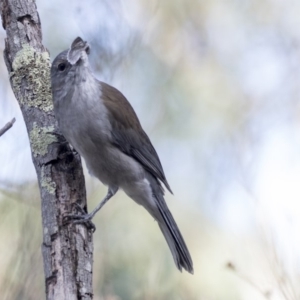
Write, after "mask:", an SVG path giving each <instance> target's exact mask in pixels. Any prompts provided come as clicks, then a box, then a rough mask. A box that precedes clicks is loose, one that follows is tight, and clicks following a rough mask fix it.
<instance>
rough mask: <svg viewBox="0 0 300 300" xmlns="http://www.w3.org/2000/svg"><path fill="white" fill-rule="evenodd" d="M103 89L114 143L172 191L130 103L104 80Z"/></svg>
mask: <svg viewBox="0 0 300 300" xmlns="http://www.w3.org/2000/svg"><path fill="white" fill-rule="evenodd" d="M101 89H102V92H103V94H104V95H105V97H103V98H102V99H103V101H104V103H105V106H106V108H107V109H108V112H109V114H110V120H111V125H112V138H113V140H112V143H113V144H114V145H116V146H117V147H118V148H119V149H120V150H121V151H122V152H124V153H126V154H127V155H129V156H131V157H133V158H134V159H136V160H137V161H138V162H139V163H140V164H141V165H143V167H144V168H145V169H146V170H147V171H148V172H150V173H151V174H152V175H153V176H155V177H156V178H158V179H159V180H161V181H162V182H163V183H164V185H165V186H166V188H167V189H168V190H169V191H170V193H172V191H171V188H170V186H169V184H168V182H167V179H166V177H165V174H164V171H163V168H162V165H161V163H160V160H159V157H158V155H157V153H156V151H155V149H154V147H153V145H152V144H151V141H150V139H149V137H148V136H147V134H146V133H145V132H144V130H143V128H142V126H141V124H140V121H139V119H138V117H137V115H136V113H135V111H134V110H133V108H132V106H131V105H130V103H129V102H128V101H127V99H126V98H125V97H124V95H123V94H122V93H121V92H119V91H118V90H117V89H115V88H114V87H112V86H110V85H108V84H106V83H104V82H101Z"/></svg>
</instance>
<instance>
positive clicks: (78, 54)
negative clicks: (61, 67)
mask: <svg viewBox="0 0 300 300" xmlns="http://www.w3.org/2000/svg"><path fill="white" fill-rule="evenodd" d="M87 54H90V46H89V44H88V43H87V42H85V41H84V40H83V39H82V38H81V37H77V38H76V39H75V40H74V41H73V43H72V45H71V48H70V49H69V51H68V55H67V59H68V61H69V63H70V64H71V65H75V64H76V63H77V62H78V61H79V60H80V59H83V60H87Z"/></svg>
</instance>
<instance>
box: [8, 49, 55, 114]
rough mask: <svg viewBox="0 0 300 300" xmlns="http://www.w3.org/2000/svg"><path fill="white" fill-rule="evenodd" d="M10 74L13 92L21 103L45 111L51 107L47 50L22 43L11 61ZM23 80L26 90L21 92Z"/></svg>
mask: <svg viewBox="0 0 300 300" xmlns="http://www.w3.org/2000/svg"><path fill="white" fill-rule="evenodd" d="M10 75H11V80H12V85H13V90H14V93H15V94H16V97H17V98H18V99H20V102H21V104H22V105H28V106H31V107H38V108H40V109H42V110H44V111H46V112H48V111H51V110H52V109H53V103H52V94H51V83H50V57H49V54H48V52H42V53H41V52H38V51H36V50H35V49H34V48H33V47H31V46H30V45H29V44H24V45H22V50H20V51H19V52H18V53H17V54H16V57H15V59H14V61H13V63H12V72H11V74H10ZM23 81H25V82H26V85H24V86H26V90H25V91H24V90H23V91H22V92H21V89H23V84H22V83H23ZM22 95H24V96H22Z"/></svg>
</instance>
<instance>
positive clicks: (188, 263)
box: [51, 37, 194, 274]
mask: <svg viewBox="0 0 300 300" xmlns="http://www.w3.org/2000/svg"><path fill="white" fill-rule="evenodd" d="M89 54H90V46H89V44H88V43H87V42H86V41H84V40H83V39H82V38H81V37H77V38H76V39H75V40H74V41H73V42H72V44H71V46H70V48H69V49H67V50H65V51H63V52H61V53H60V54H58V55H57V56H56V58H55V59H54V61H53V63H52V66H51V86H52V95H53V104H54V113H55V116H56V119H57V121H58V126H59V128H60V130H61V132H62V134H63V136H64V137H65V138H66V140H67V141H68V142H69V143H70V144H71V145H72V147H73V148H75V149H76V151H77V152H78V153H79V154H80V156H81V157H83V158H84V160H85V162H86V166H87V168H88V171H89V173H90V174H91V175H92V176H94V177H96V178H98V179H99V180H100V181H101V182H102V183H103V184H104V185H106V186H108V192H107V194H106V196H105V197H104V199H103V200H102V201H101V202H100V203H99V204H98V205H97V206H96V208H95V209H94V210H93V211H92V212H91V213H89V214H81V215H78V216H76V218H74V219H76V221H75V222H82V223H87V222H90V221H91V219H92V218H93V217H94V216H95V214H96V213H97V212H98V211H99V210H100V209H101V208H102V207H103V205H104V204H105V203H106V202H107V201H108V200H109V199H110V198H112V197H113V196H114V195H115V194H116V193H117V191H118V190H119V189H121V190H123V191H124V192H125V193H126V194H127V195H128V196H129V197H130V198H131V199H133V200H134V201H135V202H136V203H137V204H139V205H141V206H143V207H144V208H145V209H146V210H147V211H148V212H149V213H150V215H151V216H152V217H153V218H154V219H155V220H156V221H157V223H158V226H159V228H160V230H161V232H162V234H163V236H164V237H165V240H166V242H167V244H168V246H169V248H170V251H171V253H172V256H173V259H174V262H175V265H176V267H177V268H178V269H179V270H180V271H182V269H185V270H186V271H187V272H189V273H191V274H193V272H194V270H193V261H192V258H191V255H190V253H189V250H188V248H187V246H186V243H185V241H184V239H183V237H182V235H181V233H180V231H179V228H178V226H177V224H176V222H175V220H174V218H173V216H172V214H171V212H170V210H169V208H168V206H167V203H166V201H165V199H164V188H163V186H162V185H164V186H165V188H166V189H167V190H168V191H169V192H170V193H171V194H172V190H171V188H170V185H169V183H168V181H167V179H166V176H165V173H164V170H163V167H162V164H161V162H160V160H159V157H158V154H157V152H156V150H155V149H154V147H153V145H152V143H151V141H150V139H149V137H148V135H147V134H146V133H145V131H144V130H143V128H142V126H141V123H140V121H139V119H138V117H137V115H136V113H135V111H134V109H133V108H132V106H131V104H130V103H129V102H128V100H127V99H126V98H125V96H124V95H123V94H122V93H121V92H120V91H119V90H117V89H116V88H114V87H112V86H111V85H109V84H106V83H104V82H101V81H99V80H98V79H97V78H96V77H95V76H94V74H93V72H92V70H91V67H90V63H89V59H88V56H89Z"/></svg>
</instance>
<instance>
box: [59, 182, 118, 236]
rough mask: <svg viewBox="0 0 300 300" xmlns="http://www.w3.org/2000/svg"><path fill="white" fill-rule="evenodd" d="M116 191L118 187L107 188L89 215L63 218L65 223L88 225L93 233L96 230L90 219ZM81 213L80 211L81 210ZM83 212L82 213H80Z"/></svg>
mask: <svg viewBox="0 0 300 300" xmlns="http://www.w3.org/2000/svg"><path fill="white" fill-rule="evenodd" d="M117 191H118V187H109V188H108V192H107V194H106V196H105V197H104V199H103V200H102V201H101V202H100V203H99V204H98V205H97V206H96V208H95V209H94V210H93V211H92V212H91V213H89V214H84V213H83V214H81V215H66V216H65V217H64V220H65V222H66V223H70V222H72V223H74V224H80V223H85V224H87V225H88V227H89V228H92V229H93V231H95V230H96V227H95V225H94V224H93V223H92V222H91V220H92V218H93V217H94V216H95V214H96V213H97V212H98V211H99V210H100V209H101V208H102V206H103V205H104V204H105V203H106V202H107V201H108V200H109V199H110V198H111V197H112V196H113V195H115V194H116V192H117ZM80 208H81V207H80ZM81 211H82V209H81ZM82 212H83V211H82Z"/></svg>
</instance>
